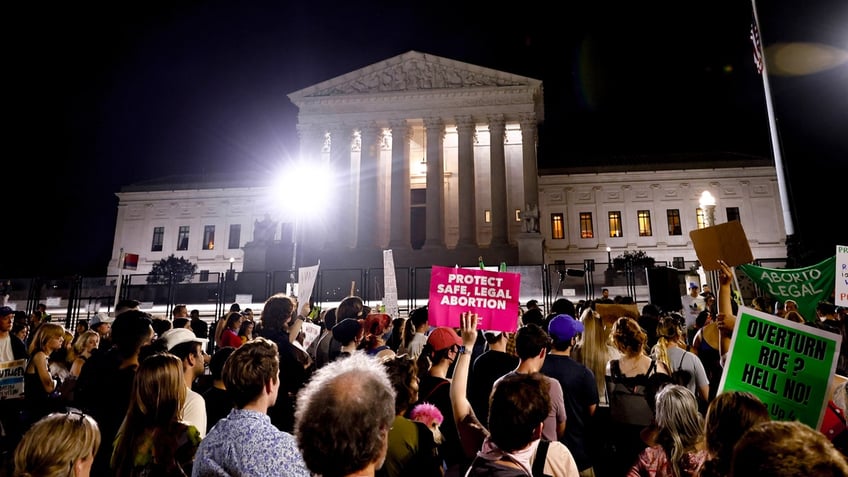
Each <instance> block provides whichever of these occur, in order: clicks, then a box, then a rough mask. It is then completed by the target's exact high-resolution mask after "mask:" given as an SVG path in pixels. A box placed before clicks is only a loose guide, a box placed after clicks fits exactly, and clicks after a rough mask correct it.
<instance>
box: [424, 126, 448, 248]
mask: <svg viewBox="0 0 848 477" xmlns="http://www.w3.org/2000/svg"><path fill="white" fill-rule="evenodd" d="M424 127H425V128H427V227H426V228H427V230H426V234H427V235H426V240H425V241H424V248H425V249H432V248H440V249H443V248H444V247H445V235H444V223H445V219H444V195H445V177H444V170H445V165H444V161H445V157H444V143H445V123H444V121H442V118H425V119H424Z"/></svg>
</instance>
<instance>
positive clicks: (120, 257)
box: [112, 247, 124, 313]
mask: <svg viewBox="0 0 848 477" xmlns="http://www.w3.org/2000/svg"><path fill="white" fill-rule="evenodd" d="M123 271H124V248H123V247H121V253H119V254H118V283H117V284H115V306H113V307H112V312H113V313H114V310H115V308H117V307H118V299H119V298H120V297H121V279H122V278H123V277H122V276H121V275H122V272H123Z"/></svg>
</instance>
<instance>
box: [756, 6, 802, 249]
mask: <svg viewBox="0 0 848 477" xmlns="http://www.w3.org/2000/svg"><path fill="white" fill-rule="evenodd" d="M751 7H752V8H753V11H754V28H756V32H753V31H752V35H751V36H752V38H751V40H752V41H754V48H756V49H758V50H759V52H760V55H761V57H762V60H761V62H760V64H761V68H762V72H761V76H762V77H763V92H764V93H765V97H766V110H767V111H768V119H769V133H770V135H771V148H772V153H773V154H774V168H775V171H776V172H777V189H778V193H779V194H780V206H781V207H782V208H783V227H784V229H785V230H786V235H787V236H791V235H794V234H795V226H794V225H793V223H792V212H791V211H790V209H789V193H788V191H787V189H786V177H785V175H784V170H783V157H782V155H781V153H780V140H779V138H778V135H777V121H776V120H775V117H774V105H773V104H772V99H771V86H770V85H769V79H768V70H767V69H766V57H765V54H764V52H763V49H762V42H761V41H760V40H759V39H758V38H753V37H754V35H758V36H759V37H762V32H761V31H760V19H759V16H758V15H757V0H751Z"/></svg>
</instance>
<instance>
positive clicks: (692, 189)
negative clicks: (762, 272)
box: [539, 167, 786, 264]
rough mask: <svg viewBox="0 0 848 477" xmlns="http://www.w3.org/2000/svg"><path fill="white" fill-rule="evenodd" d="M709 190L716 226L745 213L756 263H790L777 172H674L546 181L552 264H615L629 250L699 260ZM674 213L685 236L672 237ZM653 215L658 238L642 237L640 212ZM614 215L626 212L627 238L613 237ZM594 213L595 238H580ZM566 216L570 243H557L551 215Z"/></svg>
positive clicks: (544, 207) (542, 195)
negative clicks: (670, 212) (702, 207)
mask: <svg viewBox="0 0 848 477" xmlns="http://www.w3.org/2000/svg"><path fill="white" fill-rule="evenodd" d="M705 190H708V191H710V193H711V194H712V195H713V196H714V197H715V198H716V212H715V215H716V224H720V223H723V222H726V221H727V215H726V209H727V208H728V207H738V208H739V215H740V221H741V223H742V227H743V229H744V230H745V235H746V236H747V237H748V240H749V243H750V245H751V250H752V252H753V255H754V258H755V259H765V258H783V257H785V256H786V246H785V234H784V232H783V230H784V228H783V216H782V214H781V212H780V210H781V209H780V198H779V196H778V189H777V176H776V175H775V172H774V168H773V167H735V168H724V169H723V168H711V169H687V170H682V169H681V170H667V171H659V170H656V171H639V172H610V173H587V174H558V175H545V176H541V177H540V179H539V200H540V203H541V205H540V224H541V232H542V235H543V236H544V237H545V263H554V262H555V261H556V260H565V262H566V263H581V262H582V261H583V260H584V259H595V261H596V262H603V263H606V262H607V252H606V248H607V247H608V246H609V247H610V248H611V249H612V251H611V255H612V257H613V258H615V257H616V256H617V255H620V254H621V253H622V252H624V251H625V250H637V249H638V250H644V251H645V252H646V253H647V254H648V255H649V256H651V257H653V258H654V259H656V260H657V261H666V262H668V263H669V264H670V263H671V262H672V260H673V258H674V257H684V260H686V261H694V260H697V255H696V254H695V249H694V248H693V247H692V241H691V239H690V238H689V232H690V231H691V230H694V229H696V228H697V226H698V224H697V209H698V207H699V199H700V196H701V193H702V192H703V191H705ZM667 209H678V210H679V211H680V219H681V228H682V235H680V236H669V234H668V226H667V219H666V210H667ZM638 210H649V211H650V212H651V226H652V232H653V234H652V235H651V236H650V237H640V236H639V230H638V221H637V211H638ZM609 211H620V212H621V218H622V227H623V230H624V234H623V237H615V238H611V237H610V236H609V223H608V213H609ZM581 212H591V213H592V218H593V223H594V237H593V238H581V237H580V213H581ZM555 213H562V214H564V219H565V238H564V239H561V240H554V239H552V238H551V214H555Z"/></svg>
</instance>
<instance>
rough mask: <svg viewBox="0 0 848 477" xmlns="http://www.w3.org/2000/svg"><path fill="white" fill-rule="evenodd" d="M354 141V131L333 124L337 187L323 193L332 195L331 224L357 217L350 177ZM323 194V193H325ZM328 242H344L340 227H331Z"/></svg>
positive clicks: (332, 166)
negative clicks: (352, 143)
mask: <svg viewBox="0 0 848 477" xmlns="http://www.w3.org/2000/svg"><path fill="white" fill-rule="evenodd" d="M352 141H353V129H352V128H351V127H350V126H346V125H344V124H333V125H332V126H330V170H331V171H333V175H334V182H335V186H334V187H331V188H324V189H323V192H326V193H328V194H330V195H331V197H332V203H331V205H329V206H328V210H327V213H328V215H327V216H328V217H329V218H330V220H329V221H328V223H330V224H336V225H338V224H342V223H345V222H346V218H347V217H355V216H356V214H355V213H354V212H355V211H354V210H353V205H354V204H356V201H355V200H353V196H352V192H351V191H352V190H353V189H352V187H351V177H350V150H351V142H352ZM323 192H322V193H323ZM329 231H330V232H329V233H328V234H327V237H326V240H327V242H328V243H330V244H333V245H336V246H338V245H339V244H341V243H343V242H344V240H343V238H342V237H341V235H340V229H339V228H338V227H330V229H329Z"/></svg>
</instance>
